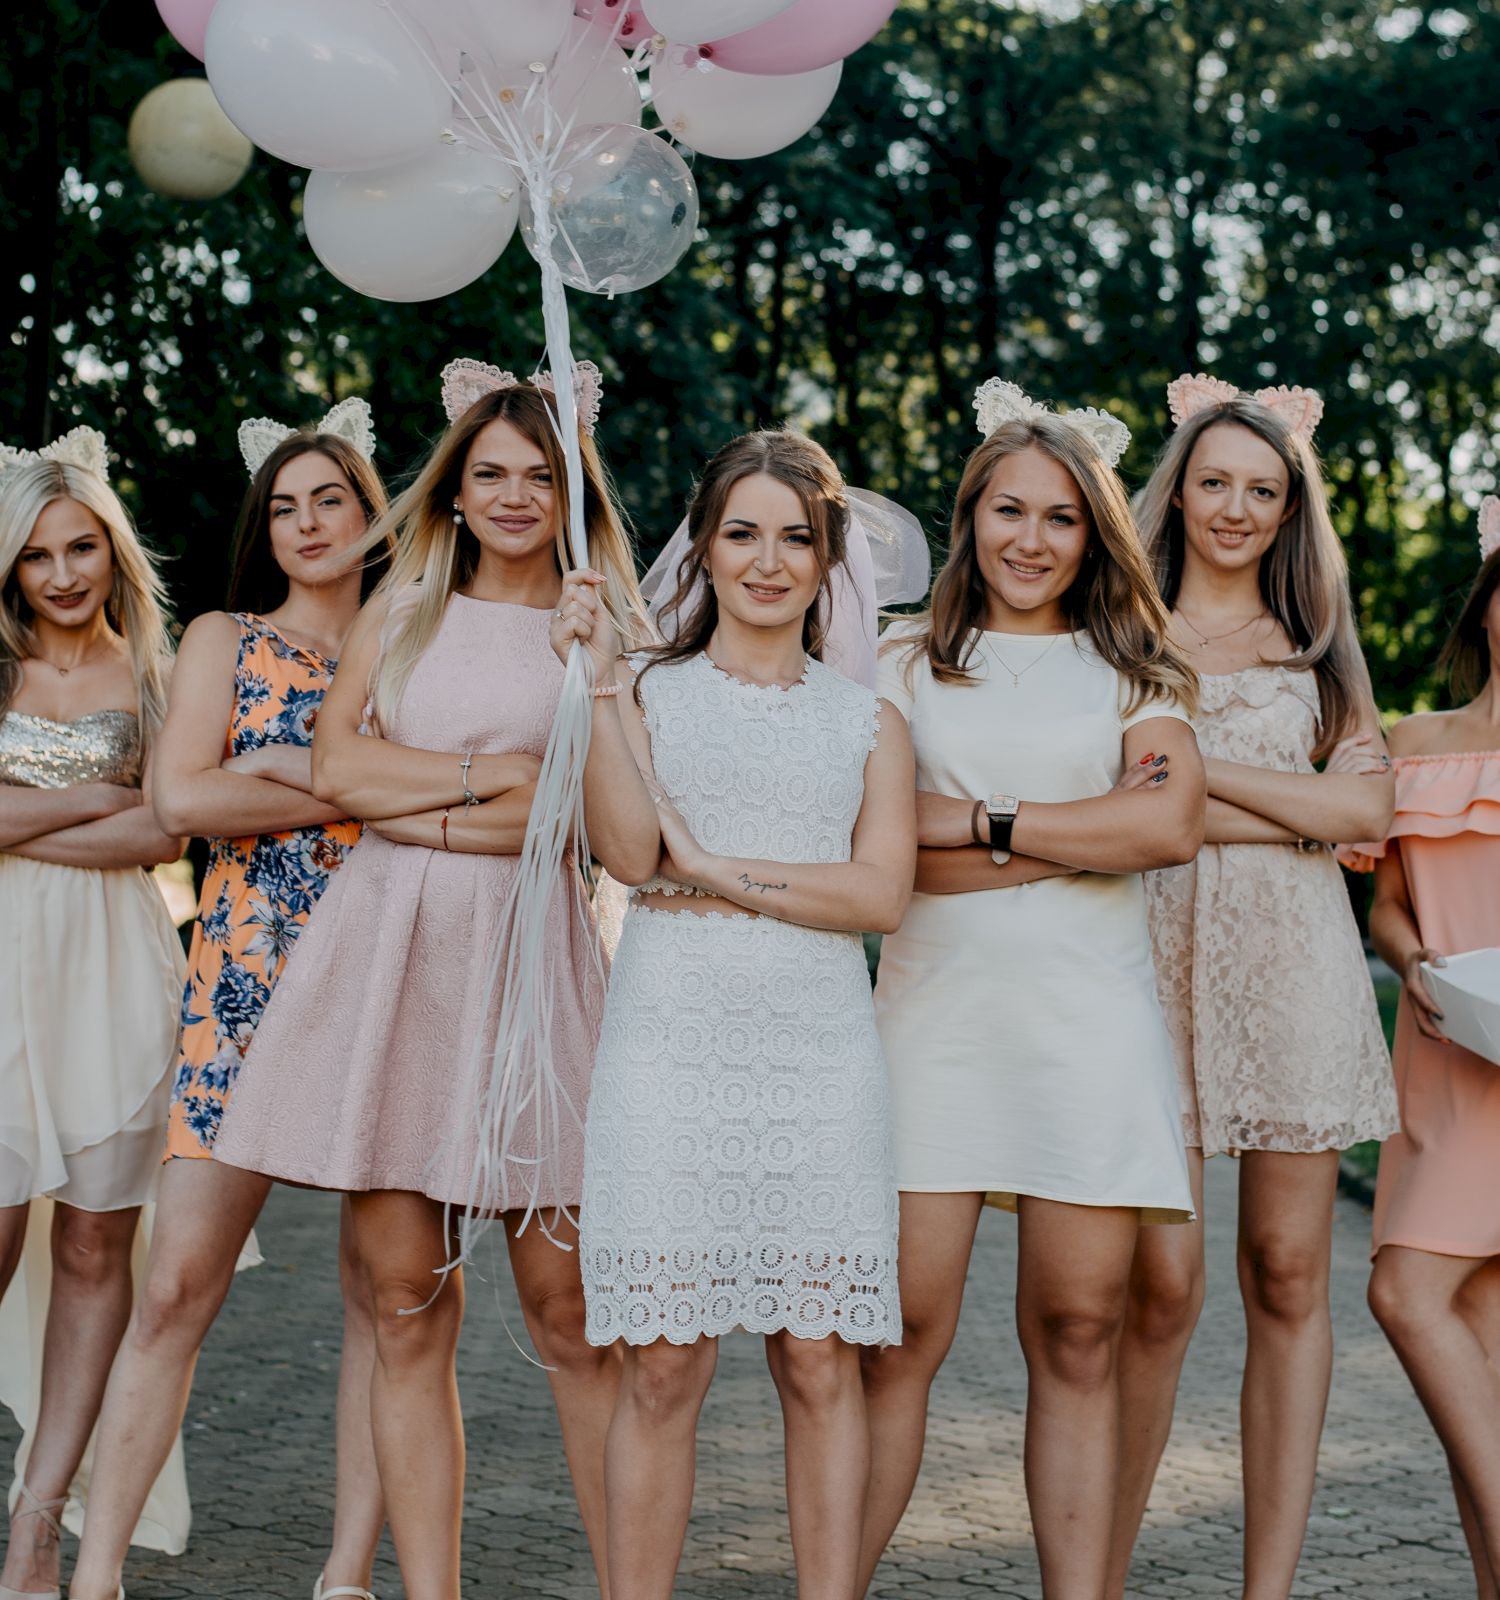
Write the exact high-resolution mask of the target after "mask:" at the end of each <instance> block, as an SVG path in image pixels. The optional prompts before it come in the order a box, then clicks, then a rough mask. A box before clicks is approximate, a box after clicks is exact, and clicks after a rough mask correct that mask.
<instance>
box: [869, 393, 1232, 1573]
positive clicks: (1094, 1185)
mask: <svg viewBox="0 0 1500 1600" xmlns="http://www.w3.org/2000/svg"><path fill="white" fill-rule="evenodd" d="M975 404H976V408H977V409H978V411H979V418H980V430H981V432H982V433H984V435H985V439H984V442H983V443H982V444H981V445H980V446H979V447H978V448H977V449H976V450H975V451H974V452H973V453H972V454H971V455H970V457H969V459H968V461H967V462H966V463H965V466H964V471H963V476H962V478H961V480H960V483H959V486H958V497H957V502H956V504H955V507H954V512H953V526H952V535H951V543H950V546H949V552H948V558H947V561H946V562H945V564H944V566H943V569H942V571H941V572H940V573H939V574H938V578H937V581H936V582H935V584H934V585H933V591H932V601H931V606H930V609H929V610H928V612H927V614H926V615H925V616H923V617H920V618H917V619H914V620H911V621H900V622H898V623H896V624H893V625H892V627H891V628H890V629H889V630H888V632H887V636H886V643H885V646H884V654H883V659H882V677H881V687H882V690H883V692H884V693H885V694H886V696H887V698H889V699H890V701H891V702H892V703H893V704H894V705H895V706H897V707H898V708H899V709H900V710H902V711H903V712H904V713H905V714H906V716H907V718H908V720H909V721H910V724H911V731H912V741H913V744H914V745H915V748H916V758H917V784H918V795H917V818H918V839H919V841H920V844H921V847H922V848H921V850H920V852H919V856H918V865H917V880H916V887H917V892H916V894H915V895H914V896H913V897H912V904H911V909H910V911H909V912H908V913H907V916H906V919H905V921H904V922H903V923H902V925H901V928H900V930H899V931H898V932H897V933H895V934H894V935H893V936H892V937H890V938H888V939H886V941H885V943H884V947H883V949H882V952H881V960H880V971H879V976H878V982H877V986H876V994H875V1008H876V1015H877V1018H878V1020H879V1023H880V1036H881V1040H882V1043H883V1044H884V1047H885V1052H886V1056H887V1058H888V1060H889V1062H890V1072H891V1083H892V1089H893V1097H894V1104H895V1132H896V1176H897V1182H898V1183H899V1185H900V1188H901V1301H902V1311H903V1318H904V1331H903V1340H902V1343H901V1346H900V1348H899V1349H898V1348H891V1349H886V1350H882V1351H879V1352H878V1353H876V1352H872V1353H870V1354H869V1355H868V1356H867V1358H866V1362H865V1386H866V1393H867V1395H868V1397H869V1407H870V1430H871V1441H872V1454H873V1473H872V1481H871V1488H870V1496H869V1502H868V1508H867V1512H866V1518H865V1531H864V1549H863V1557H862V1562H861V1572H860V1578H861V1584H860V1587H859V1589H858V1590H857V1592H858V1593H860V1594H863V1593H864V1591H865V1588H866V1587H868V1584H869V1582H870V1579H871V1577H872V1576H873V1574H874V1571H875V1567H876V1563H877V1562H878V1561H879V1559H880V1555H881V1552H882V1551H883V1550H884V1548H885V1545H886V1543H887V1541H888V1540H889V1539H890V1536H891V1534H892V1533H893V1532H894V1530H895V1527H896V1524H897V1523H898V1522H899V1520H900V1518H901V1514H902V1512H903V1511H904V1510H905V1508H906V1504H907V1501H908V1500H909V1499H910V1496H911V1492H912V1488H913V1486H914V1484H915V1482H916V1477H917V1471H918V1468H919V1466H920V1464H921V1458H922V1443H923V1434H924V1431H925V1427H926V1418H927V1397H928V1391H929V1388H930V1386H931V1384H932V1380H933V1378H934V1377H935V1376H936V1374H937V1372H938V1369H939V1367H940V1366H941V1365H942V1362H943V1359H944V1357H945V1356H946V1355H947V1352H948V1348H949V1345H950V1344H951V1342H952V1339H953V1334H954V1330H955V1328H956V1326H957V1322H958V1316H959V1310H960V1306H961V1303H962V1300H963V1292H964V1280H965V1276H966V1274H967V1271H968V1266H969V1257H970V1254H971V1251H972V1248H973V1242H974V1237H975V1230H976V1228H977V1226H978V1223H979V1217H980V1209H981V1207H982V1205H983V1204H984V1202H985V1198H986V1196H987V1195H988V1196H990V1198H991V1200H992V1201H993V1202H994V1203H996V1204H999V1205H1001V1206H1003V1207H1005V1208H1006V1209H1008V1210H1011V1211H1014V1212H1016V1213H1017V1214H1018V1218H1019V1228H1020V1269H1019V1281H1018V1286H1017V1303H1016V1318H1017V1324H1018V1327H1019V1330H1020V1336H1021V1346H1022V1350H1023V1352H1024V1354H1025V1357H1026V1365H1027V1372H1028V1377H1029V1388H1028V1399H1027V1414H1026V1488H1027V1495H1028V1498H1029V1500H1030V1503H1031V1513H1032V1522H1033V1526H1034V1528H1035V1532H1036V1542H1037V1550H1038V1555H1039V1558H1040V1562H1041V1571H1042V1589H1043V1593H1044V1594H1045V1595H1047V1596H1048V1600H1052V1597H1054V1596H1056V1597H1057V1600H1082V1597H1095V1596H1097V1595H1098V1594H1099V1592H1100V1589H1101V1587H1102V1585H1103V1581H1104V1572H1105V1565H1106V1561H1107V1557H1108V1552H1109V1530H1110V1520H1111V1516H1112V1514H1113V1508H1114V1501H1115V1494H1116V1484H1117V1481H1118V1476H1119V1421H1118V1407H1119V1390H1118V1381H1117V1371H1116V1365H1115V1355H1116V1351H1117V1348H1118V1344H1119V1337H1120V1329H1121V1326H1122V1324H1123V1321H1124V1317H1125V1300H1126V1286H1127V1283H1128V1281H1129V1275H1130V1262H1131V1257H1132V1255H1133V1253H1134V1250H1135V1247H1136V1240H1137V1238H1138V1237H1139V1236H1141V1235H1143V1234H1155V1233H1173V1232H1177V1231H1180V1230H1179V1229H1177V1228H1172V1227H1154V1226H1143V1224H1156V1223H1177V1224H1181V1223H1184V1222H1186V1221H1188V1220H1189V1219H1190V1218H1191V1216H1192V1207H1193V1201H1192V1195H1191V1192H1190V1190H1189V1187H1188V1179H1187V1168H1186V1162H1185V1158H1184V1153H1183V1148H1182V1136H1181V1133H1180V1131H1179V1128H1178V1120H1177V1097H1176V1087H1175V1083H1174V1075H1173V1070H1172V1057H1171V1046H1170V1043H1169V1041H1168V1038H1167V1033H1166V1027H1165V1024H1164V1023H1163V1021H1162V1017H1161V1012H1160V1008H1159V1006H1158V1004H1157V999H1156V991H1155V983H1154V979H1153V976H1152V970H1151V942H1150V937H1149V934H1148V932H1147V928H1146V906H1145V894H1144V889H1143V886H1142V876H1143V874H1148V873H1149V871H1150V870H1151V869H1153V868H1157V867H1162V866H1166V865H1169V864H1171V863H1174V862H1181V861H1185V860H1188V859H1190V858H1191V856H1192V855H1193V853H1194V852H1195V851H1196V850H1197V848H1198V843H1199V840H1200V839H1201V837H1202V829H1203V779H1202V768H1201V765H1200V762H1199V758H1198V752H1197V747H1196V745H1195V743H1194V741H1193V734H1192V729H1191V728H1190V726H1189V725H1188V721H1187V718H1188V716H1189V714H1190V713H1191V711H1192V709H1193V707H1194V705H1195V703H1196V697H1197V685H1196V682H1195V680H1194V678H1193V674H1192V672H1191V670H1190V669H1189V668H1188V666H1187V665H1186V663H1185V661H1184V659H1183V655H1182V652H1181V651H1180V650H1178V649H1177V648H1176V646H1174V645H1173V644H1172V642H1171V640H1170V639H1169V638H1168V636H1167V617H1166V612H1165V610H1164V609H1163V607H1162V605H1161V603H1160V601H1159V600H1158V599H1157V597H1156V592H1155V588H1154V586H1153V584H1152V582H1151V574H1150V569H1149V567H1148V565H1147V562H1146V558H1145V555H1144V553H1143V551H1142V549H1141V546H1140V542H1139V540H1138V538H1137V536H1136V532H1135V526H1134V524H1133V522H1132V521H1131V518H1130V508H1129V505H1128V503H1127V501H1126V498H1125V491H1124V488H1123V486H1122V485H1121V483H1120V480H1119V478H1118V477H1117V476H1116V474H1115V472H1114V470H1113V465H1114V462H1115V461H1116V460H1117V459H1118V457H1119V454H1120V453H1121V451H1122V450H1123V449H1124V446H1125V444H1126V443H1127V442H1128V440H1129V434H1128V433H1127V432H1126V430H1125V428H1124V426H1123V425H1122V424H1121V423H1119V422H1117V421H1116V420H1115V419H1114V418H1112V417H1109V416H1107V415H1105V414H1103V413H1099V412H1093V411H1077V412H1068V413H1065V414H1063V415H1061V416H1058V415H1056V414H1055V413H1053V412H1051V411H1049V410H1047V409H1046V408H1044V407H1042V406H1040V405H1037V404H1036V403H1035V402H1033V401H1031V400H1029V399H1028V398H1027V397H1026V396H1025V395H1023V394H1022V393H1021V391H1020V390H1019V389H1018V388H1017V387H1016V386H1015V385H1014V384H1009V383H1002V382H1000V381H999V380H991V381H990V382H989V383H987V384H985V385H984V386H983V387H982V388H981V390H980V391H979V394H978V396H977V397H976V400H975Z"/></svg>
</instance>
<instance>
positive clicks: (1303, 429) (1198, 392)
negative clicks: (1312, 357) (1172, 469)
mask: <svg viewBox="0 0 1500 1600" xmlns="http://www.w3.org/2000/svg"><path fill="white" fill-rule="evenodd" d="M1242 398H1243V399H1246V400H1255V401H1258V402H1259V403H1260V404H1261V405H1263V406H1264V407H1265V408H1266V410H1267V411H1274V412H1275V414H1276V415H1277V416H1278V417H1280V418H1281V420H1282V421H1283V422H1284V423H1285V424H1286V425H1287V428H1288V430H1289V431H1290V432H1291V434H1292V435H1293V436H1294V437H1295V438H1298V439H1300V440H1302V442H1303V443H1304V444H1308V443H1310V442H1311V441H1312V436H1313V429H1314V428H1316V427H1317V425H1318V424H1319V422H1321V421H1322V420H1323V399H1322V396H1321V395H1318V394H1315V393H1314V392H1313V391H1312V390H1311V389H1303V388H1292V389H1289V388H1287V386H1286V385H1285V384H1284V383H1282V384H1278V385H1277V386H1276V387H1275V388H1274V389H1255V390H1249V389H1236V388H1235V386H1234V385H1233V384H1232V383H1225V381H1224V380H1223V379H1222V378H1210V377H1209V376H1208V375H1207V374H1206V373H1203V372H1197V373H1191V372H1184V373H1183V375H1182V376H1181V377H1180V378H1173V380H1172V381H1171V382H1170V383H1169V384H1168V385H1167V407H1168V409H1169V410H1170V411H1171V413H1172V421H1173V422H1174V423H1176V425H1177V426H1178V427H1179V428H1180V427H1181V426H1182V424H1183V423H1184V422H1186V421H1187V420H1188V418H1189V417H1196V416H1197V415H1198V413H1199V412H1200V411H1208V410H1211V409H1212V408H1213V407H1214V406H1222V405H1227V404H1228V403H1229V402H1230V401H1231V400H1238V399H1242Z"/></svg>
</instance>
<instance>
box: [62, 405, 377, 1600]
mask: <svg viewBox="0 0 1500 1600" xmlns="http://www.w3.org/2000/svg"><path fill="white" fill-rule="evenodd" d="M278 436H280V437H278ZM374 443H375V441H374V430H373V425H372V421H371V418H370V413H369V407H368V405H367V404H366V403H365V402H364V401H363V400H359V399H351V400H345V401H342V402H341V403H340V404H339V405H338V406H337V407H335V408H334V410H333V411H332V412H330V413H329V414H328V416H327V417H325V418H324V419H323V422H322V423H321V424H320V426H319V429H318V430H317V431H312V430H308V431H306V432H291V431H290V430H287V429H284V428H281V427H280V426H279V425H278V424H275V423H269V422H267V421H266V420H265V419H258V420H257V421H253V422H248V421H247V422H245V423H243V424H241V427H240V445H241V451H242V453H243V455H244V457H245V460H246V464H247V465H248V466H250V467H251V468H252V476H251V479H250V484H249V487H248V489H247V490H246V493H245V497H244V501H243V504H242V506H241V510H240V519H239V526H238V528H237V529H236V532H235V541H234V547H233V552H232V555H231V559H230V568H231V577H230V590H229V609H228V611H227V612H226V611H210V612H206V613H205V614H204V615H203V616H200V617H197V618H195V619H194V621H193V622H192V623H191V625H190V626H189V627H188V629H187V631H186V633H184V635H183V638H182V644H181V648H180V650H179V653H178V660H177V671H176V674H175V676H174V679H173V684H172V697H171V703H170V706H169V708H168V713H167V720H166V724H165V726H164V728H163V729H162V735H161V739H160V741H159V750H158V754H157V761H156V765H155V769H154V771H153V774H152V788H153V791H154V804H155V809H156V813H157V816H158V818H159V819H161V820H162V821H163V822H164V823H165V824H166V826H168V827H171V828H174V829H180V830H181V831H182V832H184V833H196V834H199V835H201V836H203V837H204V838H206V839H207V840H208V841H209V860H208V868H207V871H206V872H205V874H204V879H203V888H202V894H201V897H200V906H199V913H198V918H197V922H196V924H195V926H194V929H193V943H192V949H191V951H190V952H189V956H188V978H187V984H186V986H185V988H184V991H183V995H182V1006H181V1011H182V1024H183V1028H182V1043H181V1046H180V1049H179V1052H178V1058H177V1070H176V1073H175V1075H174V1081H173V1087H172V1103H171V1107H170V1110H169V1113H168V1119H167V1128H166V1154H167V1157H168V1160H167V1163H166V1165H165V1167H164V1169H163V1171H162V1176H161V1187H160V1192H159V1195H158V1204H157V1208H156V1215H155V1219H154V1220H155V1228H154V1233H153V1238H152V1243H151V1258H150V1261H149V1262H148V1263H147V1268H146V1274H145V1283H144V1285H143V1287H142V1289H141V1294H140V1298H139V1302H138V1304H137V1306H136V1310H135V1315H134V1316H133V1317H132V1319H131V1323H130V1327H129V1329H128V1330H127V1331H126V1335H125V1338H124V1341H123V1343H122V1344H121V1347H120V1354H119V1356H118V1358H117V1359H116V1361H115V1364H114V1370H113V1371H112V1372H111V1374H110V1380H109V1389H108V1392H107V1394H106V1396H105V1402H104V1409H103V1412H102V1414H101V1416H100V1420H99V1440H98V1447H97V1451H96V1458H95V1463H94V1471H93V1474H92V1479H91V1485H92V1494H91V1497H90V1506H89V1521H88V1528H87V1530H86V1532H85V1535H84V1539H83V1544H82V1547H81V1548H80V1550H79V1553H78V1565H77V1567H76V1568H75V1570H74V1573H73V1586H72V1593H73V1595H74V1596H76V1597H78V1600H84V1597H86V1596H87V1595H90V1594H98V1595H101V1596H103V1597H105V1600H109V1597H111V1596H113V1595H115V1594H116V1593H117V1592H118V1588H119V1584H120V1578H121V1570H122V1568H123V1565H124V1562H125V1556H126V1548H127V1544H128V1540H129V1534H130V1529H131V1526H132V1525H133V1524H134V1522H135V1520H136V1517H137V1516H138V1515H139V1513H140V1508H141V1501H142V1498H143V1497H144V1495H145V1491H146V1482H144V1481H143V1478H145V1477H146V1474H145V1472H144V1471H143V1469H144V1468H146V1467H147V1466H150V1467H151V1469H152V1470H153V1471H154V1469H155V1464H156V1463H157V1462H159V1461H160V1460H162V1459H163V1458H164V1457H165V1455H166V1452H167V1450H168V1449H169V1448H170V1445H171V1441H172V1439H173V1438H174V1437H175V1436H176V1434H177V1431H178V1429H179V1427H180V1426H181V1424H182V1417H183V1413H184V1411H185V1410H186V1408H187V1403H188V1395H189V1392H190V1388H191V1384H192V1377H193V1371H194V1367H195V1365H196V1363H197V1359H198V1352H199V1350H200V1349H201V1347H202V1344H203V1340H204V1338H205V1337H206V1336H207V1334H208V1330H209V1328H210V1327H211V1326H212V1324H213V1320H214V1317H215V1316H216V1315H217V1314H218V1311H219V1308H220V1307H221V1306H222V1305H223V1303H224V1298H225V1296H226V1295H227V1294H228V1292H229V1286H230V1282H231V1279H232V1277H233V1275H234V1270H235V1265H236V1261H237V1259H238V1258H239V1256H240V1253H241V1251H242V1249H243V1248H244V1245H245V1242H246V1239H247V1237H248V1236H249V1233H250V1229H251V1226H252V1225H253V1224H254V1222H255V1218H256V1216H257V1215H258V1214H259V1212H260V1208H261V1206H262V1205H263V1204H264V1203H265V1198H266V1195H267V1193H268V1192H269V1190H270V1187H271V1185H270V1181H269V1180H268V1179H266V1178H263V1177H261V1176H259V1175H258V1174H251V1173H246V1172H241V1171H240V1170H239V1169H238V1168H237V1167H231V1166H227V1165H226V1164H225V1163H223V1162H221V1161H215V1160H214V1159H213V1154H214V1141H215V1137H216V1135H217V1133H218V1130H219V1124H220V1120H221V1118H222V1115H223V1109H224V1106H225V1104H226V1103H227V1102H228V1100H229V1099H230V1097H231V1096H232V1094H233V1092H234V1086H235V1083H236V1081H237V1079H238V1077H239V1074H240V1071H241V1068H242V1058H243V1056H244V1053H245V1051H246V1049H247V1048H248V1046H249V1043H250V1040H251V1039H252V1038H253V1037H254V1034H255V1029H256V1026H257V1024H258V1022H259V1020H260V1016H261V1013H262V1011H263V1009H264V1007H265V1005H266V1003H267V1001H268V1000H269V999H270V997H271V994H272V992H273V990H274V988H275V985H276V983H277V982H278V981H279V979H280V976H281V973H282V972H283V971H284V970H285V965H286V962H287V960H288V959H289V958H290V956H291V955H292V953H293V951H294V950H295V948H296V942H297V938H298V934H299V933H300V930H301V928H302V926H303V925H304V924H305V922H306V921H307V917H308V915H309V914H310V912H311V910H312V907H313V906H314V905H315V904H316V903H317V901H318V899H319V897H320V896H321V895H322V893H323V891H324V889H325V888H326V887H327V885H328V883H329V882H330V880H331V878H332V875H333V873H334V872H335V871H337V870H338V868H339V866H340V864H341V863H342V862H343V860H344V857H345V856H346V854H347V853H348V852H349V851H350V850H351V849H352V848H353V846H354V843H355V841H356V840H357V839H358V838H359V824H358V823H357V822H351V821H349V820H348V819H347V818H345V817H343V816H342V815H341V814H340V813H339V812H338V811H337V810H336V809H334V808H332V807H330V806H327V805H325V804H324V803H323V802H322V801H319V800H317V799H315V798H314V797H313V795H312V793H311V783H312V776H311V760H310V750H309V746H310V745H311V743H312V730H313V725H314V723H315V722H316V720H317V716H318V710H319V706H320V704H321V702H322V699H323V696H324V694H325V693H326V691H327V688H328V685H329V682H330V681H331V679H332V676H333V669H334V665H335V663H336V659H337V656H338V652H339V645H340V642H341V641H342V639H343V638H344V636H345V635H346V634H347V633H348V631H349V628H350V627H351V625H352V624H353V622H354V618H355V615H356V613H357V612H358V610H359V603H360V590H361V585H362V583H364V582H370V583H371V584H372V585H373V572H372V568H373V567H374V566H375V565H376V562H375V561H374V560H373V559H372V560H371V561H370V562H369V564H368V565H365V566H363V570H362V564H361V563H360V562H358V561H354V560H351V553H352V552H353V550H354V548H355V546H356V545H358V544H359V542H360V541H361V540H362V539H363V537H364V535H365V532H366V529H367V525H368V523H369V522H370V521H372V520H373V519H374V518H375V517H376V516H378V515H379V514H380V513H381V512H382V511H384V509H385V505H386V498H385V489H384V487H383V486H382V484H381V481H380V475H379V474H378V473H377V472H376V470H375V467H374V465H373V463H372V461H371V459H370V457H371V455H372V453H373V451H374ZM381 553H382V554H383V553H384V552H381ZM373 554H374V553H373V552H372V556H373ZM350 1235H351V1229H350V1226H349V1223H348V1219H347V1218H345V1219H344V1225H343V1226H342V1227H341V1229H340V1243H341V1250H340V1259H339V1270H340V1277H341V1279H342V1281H343V1284H344V1286H345V1315H344V1328H343V1341H342V1348H341V1351H340V1362H339V1403H338V1408H337V1417H336V1423H335V1434H336V1437H337V1463H336V1475H335V1483H336V1494H335V1499H334V1513H333V1530H332V1537H331V1540H330V1547H329V1552H328V1555H327V1558H326V1560H325V1562H324V1566H323V1571H322V1574H321V1575H320V1576H319V1577H318V1579H317V1582H316V1585H315V1590H314V1600H335V1597H336V1596H344V1597H346V1600H370V1592H369V1589H368V1588H367V1587H366V1586H367V1585H368V1584H369V1582H370V1569H371V1565H372V1563H373V1561H374V1557H375V1546H376V1543H377V1541H378V1540H379V1538H380V1530H381V1526H382V1523H383V1521H384V1511H383V1508H382V1505H381V1498H380V1484H379V1480H378V1476H377V1474H376V1471H375V1457H374V1446H373V1444H372V1442H371V1434H370V1418H369V1390H370V1368H371V1364H372V1362H373V1360H374V1334H373V1329H372V1327H371V1320H370V1314H369V1296H368V1293H367V1291H366V1287H365V1282H364V1275H363V1273H362V1272H361V1271H360V1268H359V1261H358V1257H357V1256H356V1255H355V1253H354V1250H353V1247H352V1239H351V1237H350Z"/></svg>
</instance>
